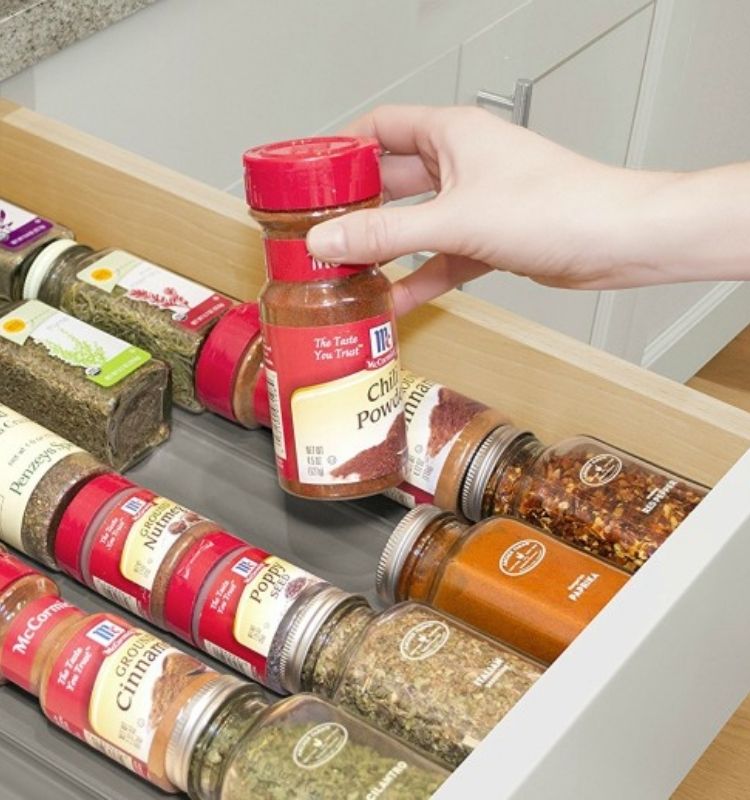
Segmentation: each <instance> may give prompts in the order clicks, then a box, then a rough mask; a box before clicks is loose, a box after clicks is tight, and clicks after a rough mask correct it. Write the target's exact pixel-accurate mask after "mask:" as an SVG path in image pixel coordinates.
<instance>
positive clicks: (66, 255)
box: [23, 239, 234, 411]
mask: <svg viewBox="0 0 750 800" xmlns="http://www.w3.org/2000/svg"><path fill="white" fill-rule="evenodd" d="M23 296H24V297H25V298H26V299H35V298H38V299H40V300H42V301H43V302H45V303H47V304H48V305H51V306H54V307H55V308H59V309H61V310H62V311H65V312H66V313H67V314H70V315H71V316H73V317H76V318H77V319H80V320H82V321H83V322H88V323H90V324H91V325H94V326H95V327H97V328H100V329H101V330H103V331H106V332H107V333H110V334H112V335H113V336H117V337H118V338H120V339H123V340H124V341H126V342H129V343H130V344H132V345H135V346H136V347H140V348H142V349H143V350H145V351H146V352H148V353H151V355H152V356H153V357H154V358H157V359H160V360H161V361H165V362H166V363H167V364H169V366H170V367H171V368H172V398H173V400H174V402H175V403H176V404H177V405H179V406H181V407H182V408H185V409H187V410H188V411H202V410H203V405H202V404H201V403H200V401H199V400H198V398H197V397H196V390H195V366H196V361H197V359H198V355H199V353H200V350H201V347H202V346H203V343H204V342H205V340H206V337H207V336H208V334H209V333H210V331H211V329H212V327H213V325H214V324H215V323H216V321H217V320H218V319H219V318H220V317H221V316H222V315H223V314H224V312H225V311H226V310H227V309H228V308H230V307H231V306H232V305H233V304H234V303H233V301H232V300H230V299H229V298H228V297H225V296H224V295H221V294H218V293H217V292H214V291H213V289H209V288H207V287H205V286H201V285H200V284H198V283H195V282H193V281H191V280H188V279H187V278H183V277H182V276H180V275H177V274H175V273H174V272H170V271H169V270H167V269H164V268H163V267H159V266H157V265H156V264H152V263H150V262H149V261H144V260H143V259H142V258H139V257H138V256H136V255H133V254H132V253H128V252H126V251H125V250H113V249H107V250H100V251H98V252H94V251H93V250H92V249H91V248H90V247H86V246H83V245H78V244H76V242H74V241H72V240H70V239H66V240H61V241H60V242H58V243H55V247H54V250H53V251H51V252H50V251H48V250H47V249H46V248H45V250H43V251H41V252H40V253H39V255H38V256H37V257H36V258H34V259H32V260H31V261H30V263H28V264H27V266H26V274H25V278H24V285H23Z"/></svg>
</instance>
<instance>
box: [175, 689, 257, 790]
mask: <svg viewBox="0 0 750 800" xmlns="http://www.w3.org/2000/svg"><path fill="white" fill-rule="evenodd" d="M244 685H245V683H244V681H242V680H241V679H240V678H235V677H234V676H232V675H218V676H217V677H216V680H213V681H211V682H210V683H204V684H203V686H201V688H200V689H199V690H198V691H197V692H196V693H195V694H194V695H193V696H192V697H191V698H190V700H189V701H188V702H187V704H186V705H185V706H184V707H183V708H182V709H181V711H180V713H179V714H178V716H177V720H176V721H175V725H174V728H173V729H172V735H171V737H170V739H169V742H168V743H167V752H166V757H165V767H166V772H167V778H168V779H169V781H170V782H171V783H173V784H174V785H175V786H176V787H177V788H178V789H180V790H182V791H183V792H185V791H187V785H188V778H189V775H190V759H191V757H192V755H193V750H195V746H196V744H197V743H198V739H199V738H200V736H201V734H202V733H203V731H204V729H205V725H206V721H207V720H209V719H210V718H211V717H212V716H213V714H214V713H215V712H216V711H217V710H218V709H219V707H220V706H221V704H222V703H223V702H224V701H225V700H226V699H227V697H229V695H231V694H232V692H235V691H237V689H238V688H239V687H241V686H244Z"/></svg>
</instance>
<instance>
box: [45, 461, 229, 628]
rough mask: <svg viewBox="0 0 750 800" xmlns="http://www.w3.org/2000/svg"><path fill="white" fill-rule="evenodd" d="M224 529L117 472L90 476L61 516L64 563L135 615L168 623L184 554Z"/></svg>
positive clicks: (58, 553) (59, 551)
mask: <svg viewBox="0 0 750 800" xmlns="http://www.w3.org/2000/svg"><path fill="white" fill-rule="evenodd" d="M218 529H219V526H218V525H217V524H216V523H215V522H212V521H211V520H208V519H206V518H205V517H202V516H200V515H199V514H196V513H195V512H193V511H191V510H190V509H188V508H185V506H182V505H180V504H179V503H175V502H174V501H172V500H169V499H168V498H165V497H160V496H159V495H157V494H156V493H155V492H152V491H151V490H150V489H145V488H144V487H142V486H137V485H135V484H133V483H131V482H130V481H129V480H128V479H127V478H125V477H123V476H122V475H118V474H116V473H107V474H105V475H101V476H99V477H98V478H95V479H94V480H92V481H90V482H89V483H88V484H87V485H86V486H85V487H84V488H83V489H82V490H81V491H80V492H79V493H78V494H77V495H76V497H75V498H74V499H73V501H72V502H71V503H70V505H69V506H68V507H67V509H66V510H65V513H64V514H63V517H62V519H61V521H60V527H59V530H58V534H57V538H56V540H55V557H56V559H57V562H58V565H59V566H60V568H61V569H62V570H63V571H65V572H67V573H68V574H69V575H71V576H72V577H74V578H75V579H76V580H78V581H80V582H82V583H85V584H86V585H87V586H89V587H91V588H92V589H94V590H95V591H96V592H98V593H99V594H101V595H103V596H104V597H106V598H108V599H109V600H112V601H113V602H115V603H117V604H118V605H121V606H122V607H124V608H126V609H128V610H129V611H130V612H132V613H133V614H136V615H138V616H141V617H145V618H147V619H150V620H153V621H154V622H156V623H157V624H162V623H163V617H164V604H165V601H166V591H167V587H168V584H169V579H170V577H171V575H172V573H173V571H174V569H175V567H176V565H177V563H178V562H179V561H180V559H181V558H182V556H183V555H184V554H185V553H186V552H187V551H188V550H189V549H190V548H191V546H192V545H193V544H194V543H195V542H197V541H199V540H200V539H201V538H202V537H204V536H205V535H206V534H208V533H211V532H214V531H217V530H218Z"/></svg>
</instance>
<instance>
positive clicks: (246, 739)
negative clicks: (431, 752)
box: [167, 678, 448, 800]
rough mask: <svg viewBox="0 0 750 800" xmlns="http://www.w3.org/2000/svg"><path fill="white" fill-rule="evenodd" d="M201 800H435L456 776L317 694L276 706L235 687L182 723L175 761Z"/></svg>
mask: <svg viewBox="0 0 750 800" xmlns="http://www.w3.org/2000/svg"><path fill="white" fill-rule="evenodd" d="M167 770H168V774H169V775H170V778H171V780H172V782H173V783H174V784H175V785H176V786H179V787H180V788H182V789H183V790H185V791H187V792H188V794H189V796H190V797H191V798H193V800H247V798H251V797H253V798H255V797H257V798H264V800H286V798H292V797H299V798H302V797H308V798H339V797H341V798H344V797H352V798H353V797H361V798H376V797H383V798H389V799H390V800H427V798H429V797H431V796H432V794H433V793H434V792H435V791H436V790H437V788H438V787H439V786H440V784H441V783H442V782H443V781H444V780H445V779H446V778H447V777H448V774H447V772H446V771H445V770H443V769H441V768H440V767H439V766H438V765H437V764H435V763H434V762H432V761H429V760H428V759H426V758H424V757H423V756H421V755H419V754H418V753H416V752H415V751H413V750H412V749H411V748H409V747H407V746H406V745H404V744H403V743H401V742H399V741H397V740H395V739H392V738H390V737H389V736H387V735H386V734H384V733H382V732H381V731H378V730H376V729H375V728H373V727H371V726H370V725H368V724H366V723H365V722H363V721H362V720H360V719H356V718H355V717H352V716H351V715H350V714H347V713H346V712H345V711H341V710H340V709H337V708H334V707H333V706H332V705H330V704H329V703H327V702H325V701H324V700H321V699H320V698H317V697H313V696H311V695H298V696H296V697H289V698H285V699H283V700H280V701H277V702H272V703H269V702H268V701H267V700H266V699H265V698H264V697H263V696H262V695H261V693H260V692H259V691H258V689H257V687H254V686H250V685H238V683H237V681H236V680H234V679H231V678H229V679H226V678H225V679H224V680H223V681H222V682H220V683H217V684H214V685H212V686H210V687H207V690H206V692H205V693H204V694H203V696H198V697H195V698H193V700H192V701H191V702H190V703H189V704H188V705H187V706H186V707H185V709H184V710H183V711H182V713H181V714H180V716H179V718H178V721H177V725H176V727H175V732H174V735H173V737H172V739H171V741H170V747H169V749H168V752H167Z"/></svg>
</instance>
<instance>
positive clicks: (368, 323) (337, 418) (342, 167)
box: [244, 136, 406, 499]
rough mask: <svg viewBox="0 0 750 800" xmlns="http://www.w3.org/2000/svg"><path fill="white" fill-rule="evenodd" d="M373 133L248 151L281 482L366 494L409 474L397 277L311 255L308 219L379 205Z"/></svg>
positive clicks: (326, 493) (325, 493)
mask: <svg viewBox="0 0 750 800" xmlns="http://www.w3.org/2000/svg"><path fill="white" fill-rule="evenodd" d="M378 153H379V149H378V145H377V143H376V142H375V141H374V140H369V139H355V138H350V137H340V136H338V137H327V138H318V139H299V140H295V141H289V142H279V143H276V144H269V145H264V146H262V147H257V148H254V149H252V150H249V151H248V152H247V153H245V157H244V161H245V184H246V190H247V199H248V203H249V205H250V208H251V211H252V215H253V217H255V219H256V220H257V221H258V222H259V223H260V224H261V225H262V226H263V233H264V238H265V251H266V266H267V269H268V281H267V283H266V285H265V287H264V289H263V292H262V294H261V296H260V308H261V323H262V329H263V337H264V354H263V355H264V362H265V367H266V379H267V382H268V395H269V400H270V406H271V420H272V423H273V432H274V446H275V449H276V461H277V467H278V472H279V480H280V483H281V486H282V487H283V488H284V489H285V490H286V491H288V492H290V493H292V494H296V495H300V496H302V497H311V498H319V499H338V498H353V497H365V496H367V495H371V494H376V493H378V492H382V491H383V490H384V489H387V488H389V487H392V486H396V485H397V484H399V483H400V482H401V481H402V480H403V477H404V467H405V457H406V430H405V425H404V415H403V407H402V401H401V386H400V379H399V361H398V349H397V345H396V325H395V319H394V314H393V305H392V302H391V291H390V283H389V281H388V280H387V278H385V276H384V275H382V274H381V273H380V271H379V270H378V268H377V266H376V265H373V264H343V265H338V266H334V265H331V264H326V263H323V262H320V261H318V260H317V259H314V258H313V257H312V256H311V255H310V254H309V253H308V251H307V246H306V244H305V236H306V235H307V232H308V231H309V230H310V228H311V227H312V226H313V225H316V224H318V223H320V222H324V221H326V220H329V219H332V218H334V217H338V216H340V215H342V214H345V213H347V212H349V211H352V210H356V209H360V208H372V207H375V206H377V205H379V204H380V202H381V191H382V182H381V178H380V168H379V163H378Z"/></svg>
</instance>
